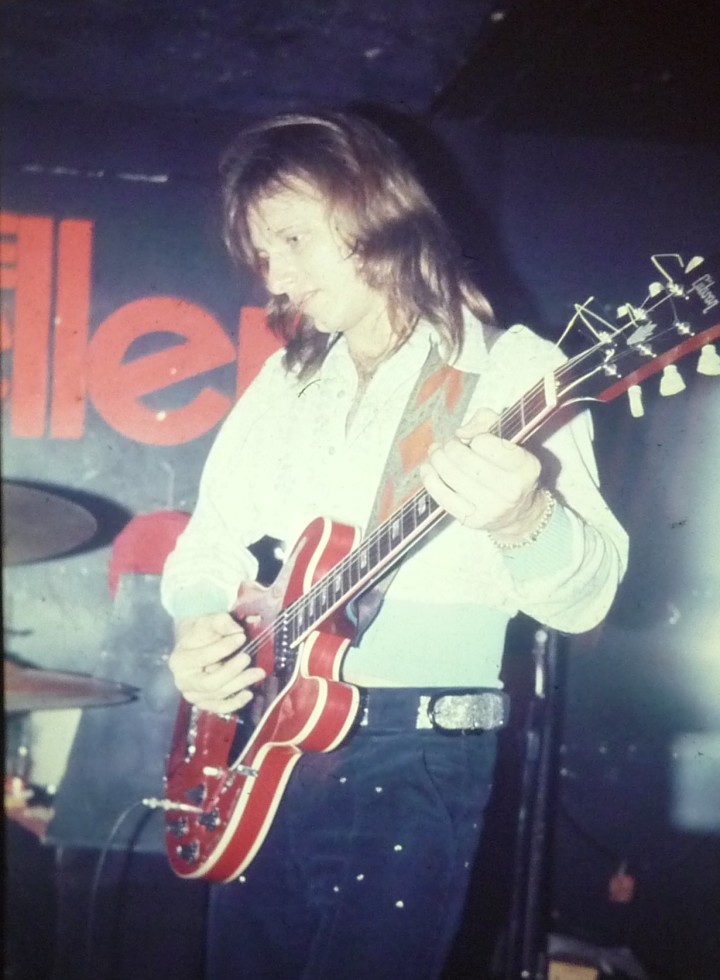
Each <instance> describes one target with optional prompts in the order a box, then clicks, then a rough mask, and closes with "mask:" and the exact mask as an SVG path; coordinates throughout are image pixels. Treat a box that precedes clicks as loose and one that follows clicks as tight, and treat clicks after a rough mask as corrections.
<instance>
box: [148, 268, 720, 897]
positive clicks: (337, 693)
mask: <svg viewBox="0 0 720 980" xmlns="http://www.w3.org/2000/svg"><path fill="white" fill-rule="evenodd" d="M668 258H670V259H672V260H673V261H675V260H677V262H678V264H679V276H678V278H679V280H680V281H679V282H675V281H674V280H673V278H672V277H671V276H670V275H668V274H667V272H665V270H664V268H663V266H662V265H661V264H660V261H659V259H658V258H656V259H654V260H653V261H654V263H655V265H656V267H657V268H658V269H659V270H660V272H661V273H662V275H663V278H664V279H665V282H664V283H662V284H661V283H654V284H653V285H652V286H651V287H650V290H649V295H648V297H647V299H646V300H645V302H644V303H643V305H642V306H641V307H631V306H625V307H622V308H621V309H620V311H619V316H618V322H617V323H616V324H615V325H611V324H609V323H607V322H606V321H604V320H602V319H601V318H599V317H597V316H595V315H593V314H592V313H590V311H589V309H588V308H587V306H586V305H585V306H579V307H577V314H576V317H575V318H574V319H578V318H579V319H580V320H582V321H583V322H584V324H585V326H586V328H588V329H589V330H590V332H591V333H592V335H593V337H594V342H593V343H592V345H591V346H590V347H589V348H588V349H587V350H585V351H583V352H582V353H580V354H578V355H577V356H575V357H573V358H571V359H570V360H569V361H567V362H566V363H564V364H563V365H562V366H561V367H559V368H557V370H555V371H554V372H551V373H549V374H548V375H547V376H546V377H545V378H543V379H541V380H540V381H539V382H538V383H537V384H536V385H535V386H534V387H533V388H531V389H530V390H529V391H528V392H526V394H525V395H523V397H522V398H521V399H520V400H519V401H518V402H516V404H514V405H512V406H511V407H510V408H508V409H506V410H505V411H504V412H503V413H502V415H501V416H500V418H499V419H498V422H497V424H496V426H495V428H494V430H493V431H494V432H495V433H496V434H498V435H502V436H503V437H504V438H506V439H510V440H512V441H514V442H517V443H522V442H524V441H525V440H526V439H527V438H528V436H529V435H531V434H532V433H533V432H535V431H536V430H537V429H538V427H539V426H540V425H541V424H542V423H543V422H544V421H545V420H546V419H548V418H549V417H550V416H552V415H554V413H555V412H556V411H557V410H558V409H559V408H560V407H561V406H563V405H567V404H570V403H572V402H575V401H580V400H584V399H590V400H597V401H602V402H607V401H610V400H611V399H613V398H616V397H617V396H618V395H620V394H621V393H622V392H624V391H628V392H629V393H630V396H631V405H633V403H634V404H635V406H637V401H636V400H635V401H634V400H633V395H637V394H638V392H639V389H638V387H637V386H638V385H639V384H640V383H641V382H642V381H644V380H645V378H647V377H649V376H650V375H651V374H655V373H656V372H658V371H660V370H662V369H664V368H668V367H669V366H670V365H673V363H674V362H675V361H678V360H680V359H681V358H683V357H685V356H686V355H687V354H689V353H691V352H692V351H697V350H699V351H700V361H699V364H698V370H699V371H700V372H701V373H704V374H715V375H720V357H719V356H718V354H717V353H716V351H715V348H714V347H713V346H712V342H713V341H714V340H716V339H717V338H718V337H719V336H720V298H719V294H718V290H717V288H716V279H717V277H718V271H717V269H716V268H715V267H712V268H711V267H709V264H708V263H707V262H704V261H702V260H699V259H696V260H693V261H692V262H691V263H690V264H689V265H688V267H687V269H685V270H684V271H683V269H682V264H681V263H680V259H679V257H677V256H672V257H668ZM674 372H676V369H675V368H670V371H669V373H668V372H666V375H665V377H666V379H667V380H666V382H665V384H666V385H667V383H668V381H669V382H670V384H671V385H672V381H673V374H674ZM634 413H635V414H637V407H635V412H634ZM449 519H450V518H449V515H448V514H447V513H446V512H445V511H444V510H443V509H442V508H441V507H439V506H438V504H436V503H435V502H434V500H433V499H432V498H431V497H430V496H429V495H428V494H427V493H426V492H425V490H420V491H419V492H418V493H416V494H415V495H414V496H413V497H412V498H411V499H410V500H408V501H407V502H406V503H404V504H403V505H402V506H401V507H400V508H399V509H398V510H397V511H396V512H395V513H394V514H393V515H392V516H391V517H390V518H389V519H388V520H386V521H384V522H383V523H382V524H380V525H379V526H378V527H376V528H375V529H374V530H372V531H371V532H370V533H369V534H368V536H367V537H366V538H364V539H362V540H361V533H360V531H359V530H358V529H357V528H354V527H349V526H348V525H344V524H338V523H336V522H335V521H332V520H328V519H325V518H318V519H317V520H315V521H313V522H312V523H311V524H310V525H309V526H308V527H307V528H306V530H305V531H304V533H303V534H302V536H301V538H300V540H299V541H298V543H297V545H296V546H295V549H294V550H293V552H292V554H291V556H290V558H289V560H288V561H287V562H286V564H285V565H284V567H283V570H282V572H281V575H280V577H279V579H278V580H277V581H276V583H275V584H274V585H273V586H272V587H271V588H269V589H267V590H265V591H263V592H262V593H261V594H260V595H259V596H258V595H256V594H253V596H252V597H250V598H248V597H245V596H243V594H242V593H241V594H240V596H239V599H238V602H237V605H236V607H235V609H234V610H233V614H234V615H235V616H236V617H237V618H238V619H239V620H246V617H252V618H251V620H250V622H251V623H252V625H248V626H247V632H248V635H249V640H248V643H247V644H246V646H245V648H244V649H245V652H247V653H249V654H251V656H252V657H253V658H255V660H256V662H257V664H259V665H260V666H261V667H263V668H264V669H265V670H266V672H267V674H268V677H267V678H266V680H265V681H263V683H262V684H260V685H258V687H257V689H256V693H255V697H254V699H253V701H252V702H251V703H250V705H248V707H247V708H245V709H243V710H242V711H240V712H236V713H234V714H231V715H227V716H220V715H216V714H213V713H210V712H205V711H201V710H199V709H197V708H193V707H191V705H189V704H188V703H187V702H186V701H181V704H180V708H179V711H178V715H177V719H176V722H175V730H174V733H173V740H172V747H171V751H170V754H169V758H168V763H167V769H166V799H165V800H164V801H163V807H164V808H165V810H166V814H165V821H166V822H165V840H166V848H167V853H168V857H169V860H170V864H171V866H172V868H173V870H174V871H175V872H176V873H177V874H178V875H180V876H181V877H183V878H209V879H213V880H217V881H230V880H231V879H233V878H237V877H238V876H239V875H240V874H242V872H243V870H244V869H245V868H246V867H247V866H248V865H249V863H250V862H251V861H252V860H253V858H254V857H255V854H256V853H257V851H258V849H259V848H260V847H261V845H262V843H263V841H264V839H265V836H266V834H267V832H268V829H269V827H270V825H271V823H272V820H273V817H274V815H275V812H276V810H277V807H278V805H279V803H280V800H281V797H282V794H283V791H284V789H285V786H286V785H287V782H288V779H289V778H290V774H291V772H292V770H293V767H294V766H295V764H296V763H297V762H298V761H299V759H300V758H301V756H302V753H303V752H308V751H311V752H328V751H330V750H331V749H333V748H335V747H336V746H338V745H339V744H340V743H341V742H342V741H343V739H344V738H345V737H346V736H347V734H348V733H349V731H350V730H351V728H352V727H353V724H354V723H355V721H356V717H357V714H358V707H359V701H360V696H359V691H358V690H357V688H355V687H353V686H351V685H349V684H345V683H343V682H341V681H340V680H339V677H340V665H341V663H342V659H343V655H344V653H345V650H346V649H347V647H348V645H349V644H350V642H351V639H352V637H353V627H352V626H351V624H350V622H349V620H348V619H347V618H346V615H345V612H346V608H347V605H348V602H349V601H350V600H351V599H353V598H355V597H357V596H358V595H359V594H360V593H362V592H364V591H366V590H367V589H368V588H369V587H370V586H372V585H373V584H374V583H375V582H376V581H377V580H378V578H380V577H381V576H382V574H384V573H385V572H387V571H388V570H389V569H390V567H391V566H393V565H395V564H396V563H397V562H398V560H399V559H400V558H402V557H403V556H404V555H405V554H407V552H408V551H409V549H410V548H411V547H413V546H415V545H416V544H417V543H418V541H419V540H420V539H421V538H423V537H424V536H425V534H426V533H427V532H428V531H429V530H430V529H431V528H433V527H434V526H435V525H437V524H438V522H440V521H442V520H449Z"/></svg>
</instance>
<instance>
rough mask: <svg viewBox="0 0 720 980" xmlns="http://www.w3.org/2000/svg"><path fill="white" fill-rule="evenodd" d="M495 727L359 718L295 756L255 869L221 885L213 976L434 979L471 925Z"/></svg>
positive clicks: (215, 897)
mask: <svg viewBox="0 0 720 980" xmlns="http://www.w3.org/2000/svg"><path fill="white" fill-rule="evenodd" d="M495 751H496V738H495V735H494V734H493V733H487V734H471V735H447V734H441V733H438V732H435V731H428V732H424V731H423V732H417V731H397V730H394V728H393V724H392V719H391V718H390V719H389V720H388V723H387V725H383V727H381V728H377V727H376V728H374V729H372V730H364V729H359V730H358V731H357V732H356V733H355V734H354V735H353V736H352V737H351V738H350V739H349V740H348V741H347V742H346V743H345V744H344V745H343V746H341V747H340V748H339V749H336V750H335V751H333V752H330V753H327V754H321V753H309V754H307V755H305V756H304V757H303V758H302V760H301V761H300V763H299V764H298V766H297V767H296V769H295V771H294V772H293V775H292V777H291V779H290V782H289V784H288V787H287V789H286V791H285V796H284V798H283V800H282V802H281V804H280V808H279V811H278V814H277V815H276V818H275V821H274V823H273V826H272V827H271V830H270V833H269V834H268V837H267V839H266V841H265V843H264V845H263V847H262V848H261V850H260V852H259V854H258V856H257V857H256V858H255V860H254V862H253V863H252V864H251V866H250V867H249V868H248V870H247V871H246V873H245V875H244V876H243V879H240V880H238V881H236V882H232V883H229V884H224V885H215V886H213V888H212V894H211V899H210V916H209V929H208V974H207V976H208V980H240V978H242V980H264V978H267V980H426V978H427V980H430V978H436V977H438V976H439V975H440V973H441V971H442V967H443V963H444V961H445V959H446V957H447V955H448V953H449V950H450V947H451V945H452V941H453V938H454V936H455V933H456V931H457V929H458V926H459V921H460V916H461V913H462V910H463V905H464V900H465V894H466V889H467V884H468V878H469V874H470V870H471V866H472V863H473V858H474V855H475V851H476V848H477V844H478V840H479V837H480V831H481V827H482V815H483V811H484V808H485V805H486V803H487V800H488V796H489V794H490V788H491V779H492V772H493V768H494V762H495Z"/></svg>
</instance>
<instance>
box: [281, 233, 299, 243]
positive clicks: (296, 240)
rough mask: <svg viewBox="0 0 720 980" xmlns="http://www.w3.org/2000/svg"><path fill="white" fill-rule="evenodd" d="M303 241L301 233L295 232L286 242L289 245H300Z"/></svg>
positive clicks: (288, 236)
mask: <svg viewBox="0 0 720 980" xmlns="http://www.w3.org/2000/svg"><path fill="white" fill-rule="evenodd" d="M302 239H303V236H302V235H301V234H300V232H295V233H294V234H292V235H287V236H286V238H285V241H286V242H287V244H288V245H299V244H300V242H301V241H302Z"/></svg>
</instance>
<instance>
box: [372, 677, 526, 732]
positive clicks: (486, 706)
mask: <svg viewBox="0 0 720 980" xmlns="http://www.w3.org/2000/svg"><path fill="white" fill-rule="evenodd" d="M360 705H361V712H360V720H359V728H360V730H365V731H388V732H391V731H398V732H399V731H413V730H416V731H437V732H443V733H445V734H448V735H454V734H467V733H471V732H490V731H496V730H497V729H498V728H503V727H504V726H505V725H506V724H507V722H508V718H509V715H510V699H509V697H508V695H507V694H506V693H505V692H504V691H500V690H498V689H497V688H488V687H480V688H478V687H474V688H468V689H459V688H452V689H450V690H448V689H438V688H434V687H433V688H407V687H370V688H365V689H364V690H363V692H362V697H361V702H360Z"/></svg>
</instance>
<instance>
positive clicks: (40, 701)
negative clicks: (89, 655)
mask: <svg viewBox="0 0 720 980" xmlns="http://www.w3.org/2000/svg"><path fill="white" fill-rule="evenodd" d="M4 681H5V711H6V712H8V713H9V714H16V713H18V712H21V711H47V710H48V709H51V708H55V709H63V708H64V709H67V708H91V707H96V706H98V705H107V704H120V703H122V702H124V701H132V700H133V699H134V698H135V695H136V693H137V689H136V688H134V687H130V686H129V685H127V684H120V683H118V682H117V681H105V680H100V679H98V678H97V677H89V676H88V675H86V674H73V673H65V672H62V671H57V670H40V669H38V668H37V667H20V666H19V665H18V664H16V663H13V662H12V661H11V660H6V661H5V662H4Z"/></svg>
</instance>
